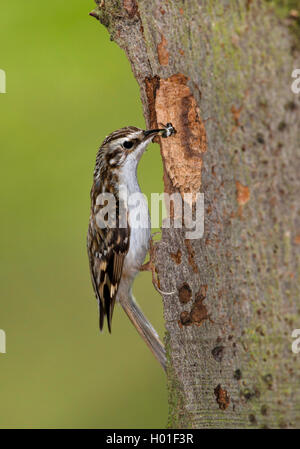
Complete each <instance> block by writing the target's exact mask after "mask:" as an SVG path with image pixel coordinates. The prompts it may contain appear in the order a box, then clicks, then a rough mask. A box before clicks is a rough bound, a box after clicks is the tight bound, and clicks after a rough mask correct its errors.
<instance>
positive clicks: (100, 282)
mask: <svg viewBox="0 0 300 449" xmlns="http://www.w3.org/2000/svg"><path fill="white" fill-rule="evenodd" d="M128 249H129V227H127V228H118V227H115V228H108V227H105V228H99V227H98V226H97V223H96V220H95V219H94V217H93V216H91V218H90V223H89V229H88V237H87V250H88V256H89V263H90V271H91V277H92V283H93V287H94V291H95V295H96V298H97V300H98V304H99V314H100V316H99V325H100V330H102V328H103V322H104V316H105V315H106V316H107V324H108V330H109V332H111V320H112V314H113V310H114V305H115V301H116V294H117V291H118V288H119V284H120V280H121V276H122V269H123V263H124V259H125V256H126V254H127V252H128Z"/></svg>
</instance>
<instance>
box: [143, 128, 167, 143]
mask: <svg viewBox="0 0 300 449" xmlns="http://www.w3.org/2000/svg"><path fill="white" fill-rule="evenodd" d="M162 131H164V129H158V128H157V129H149V130H147V131H144V137H145V139H144V140H146V139H148V138H149V137H154V136H157V134H159V133H160V132H162Z"/></svg>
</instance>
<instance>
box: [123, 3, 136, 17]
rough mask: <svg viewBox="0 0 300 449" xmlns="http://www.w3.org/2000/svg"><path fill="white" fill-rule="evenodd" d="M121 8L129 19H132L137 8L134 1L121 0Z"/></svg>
mask: <svg viewBox="0 0 300 449" xmlns="http://www.w3.org/2000/svg"><path fill="white" fill-rule="evenodd" d="M123 6H124V9H125V10H126V12H127V14H128V16H129V18H130V19H132V18H133V17H134V16H135V15H136V13H137V11H138V6H137V3H136V1H135V0H123Z"/></svg>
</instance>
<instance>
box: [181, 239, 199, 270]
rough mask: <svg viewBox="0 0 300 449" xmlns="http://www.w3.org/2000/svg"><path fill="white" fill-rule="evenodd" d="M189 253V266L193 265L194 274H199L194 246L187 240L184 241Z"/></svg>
mask: <svg viewBox="0 0 300 449" xmlns="http://www.w3.org/2000/svg"><path fill="white" fill-rule="evenodd" d="M184 243H185V246H186V249H187V252H188V260H189V264H190V265H191V267H192V268H193V272H194V273H198V271H199V270H198V267H197V264H196V262H195V251H194V248H193V247H192V244H191V242H190V240H189V239H185V240H184Z"/></svg>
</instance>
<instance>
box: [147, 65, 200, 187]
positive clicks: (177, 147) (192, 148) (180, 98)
mask: <svg viewBox="0 0 300 449" xmlns="http://www.w3.org/2000/svg"><path fill="white" fill-rule="evenodd" d="M187 81H188V78H187V77H186V76H184V75H182V74H180V73H179V74H176V75H172V76H171V77H170V78H166V79H160V82H159V86H158V88H157V89H156V99H155V111H156V119H157V123H158V124H159V123H167V122H171V123H172V124H173V126H174V128H175V129H176V131H177V133H176V135H175V136H172V137H171V138H170V139H161V149H162V156H163V159H164V163H165V168H166V171H167V173H168V176H169V178H170V180H171V182H172V185H173V186H174V187H175V188H176V189H178V190H179V191H180V193H181V194H183V193H185V192H186V193H196V192H199V190H200V186H201V168H202V154H203V153H204V152H205V151H206V133H205V128H204V124H203V121H202V120H201V117H200V111H199V108H198V106H197V103H196V100H195V98H194V96H193V95H192V92H191V90H190V88H189V87H188V86H187Z"/></svg>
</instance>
